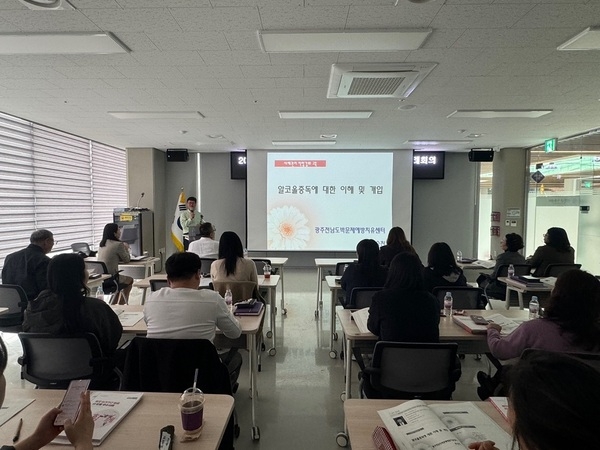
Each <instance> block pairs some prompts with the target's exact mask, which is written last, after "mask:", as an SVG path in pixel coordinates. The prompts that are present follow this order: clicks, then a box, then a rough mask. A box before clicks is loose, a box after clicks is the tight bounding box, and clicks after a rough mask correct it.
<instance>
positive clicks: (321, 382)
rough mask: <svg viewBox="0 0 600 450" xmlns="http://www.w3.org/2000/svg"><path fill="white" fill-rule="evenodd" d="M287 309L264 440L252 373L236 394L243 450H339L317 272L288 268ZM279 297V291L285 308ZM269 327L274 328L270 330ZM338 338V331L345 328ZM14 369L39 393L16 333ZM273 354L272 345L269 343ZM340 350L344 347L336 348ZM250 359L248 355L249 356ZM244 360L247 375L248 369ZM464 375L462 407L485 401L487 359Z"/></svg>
mask: <svg viewBox="0 0 600 450" xmlns="http://www.w3.org/2000/svg"><path fill="white" fill-rule="evenodd" d="M285 276H286V283H285V288H286V295H285V303H286V309H287V315H286V316H282V315H281V314H278V315H277V354H276V355H275V356H268V354H267V353H266V352H264V353H263V354H262V371H261V373H259V376H258V399H257V410H256V413H257V423H258V426H259V428H260V435H261V437H260V441H258V442H253V441H252V440H251V437H250V436H251V434H250V428H251V419H250V417H251V416H250V398H249V396H248V392H249V391H248V388H249V383H248V377H247V371H246V370H242V374H241V375H240V380H239V381H240V388H239V390H238V392H237V394H236V395H235V401H236V410H237V412H238V418H239V424H240V427H241V434H240V437H239V438H238V439H237V441H236V443H235V447H236V449H238V450H243V449H255V450H256V449H265V450H266V449H281V448H282V446H283V445H285V447H286V448H287V450H293V449H306V448H310V447H313V448H317V449H337V448H339V447H338V446H337V444H336V441H335V436H336V434H337V433H338V432H339V431H341V430H342V429H343V420H344V419H343V403H342V401H341V400H340V394H341V393H342V391H343V390H344V370H343V364H342V361H341V360H340V359H339V358H338V359H331V358H330V357H329V308H328V305H329V302H328V298H326V297H325V296H327V295H328V292H327V287H326V286H325V294H324V299H325V300H326V301H325V303H324V304H325V307H324V308H323V309H322V313H321V314H320V315H319V318H318V319H315V315H314V311H315V303H316V269H314V270H299V269H286V272H285ZM279 295H280V291H279V290H278V304H279ZM139 299H140V296H139V292H135V289H134V292H132V296H131V299H130V303H133V304H135V303H139ZM265 328H268V327H267V326H265ZM338 331H339V326H338ZM3 338H4V340H5V342H6V344H7V346H8V349H9V355H10V362H9V366H8V368H7V371H6V378H7V381H8V389H13V388H32V387H33V386H32V385H31V384H30V383H28V382H26V381H22V380H21V379H20V375H19V372H20V368H19V366H18V364H17V362H16V360H17V357H18V356H19V355H20V354H21V346H20V343H19V340H18V338H17V336H16V335H15V334H12V333H4V334H3ZM266 343H267V348H268V347H270V345H269V344H270V339H267V340H266ZM337 346H338V350H340V349H341V340H340V341H338V343H337ZM243 354H244V358H246V354H245V352H243ZM246 364H247V361H246V360H245V361H244V369H245V368H247V365H246ZM462 370H463V374H462V378H461V380H460V381H459V383H458V386H457V389H456V391H455V393H454V399H456V400H478V397H477V393H476V391H475V390H476V386H477V383H476V381H475V374H476V373H477V371H478V370H486V371H487V370H488V364H487V360H486V358H485V357H484V358H483V359H482V360H481V361H477V360H475V358H474V356H473V355H467V356H466V358H465V359H464V360H463V366H462ZM356 373H357V370H356V369H353V380H352V394H353V397H357V396H358V379H357V378H356Z"/></svg>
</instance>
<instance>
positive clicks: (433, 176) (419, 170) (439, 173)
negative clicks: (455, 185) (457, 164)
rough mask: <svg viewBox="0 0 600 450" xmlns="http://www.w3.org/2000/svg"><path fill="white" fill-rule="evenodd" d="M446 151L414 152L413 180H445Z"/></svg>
mask: <svg viewBox="0 0 600 450" xmlns="http://www.w3.org/2000/svg"><path fill="white" fill-rule="evenodd" d="M445 155H446V154H445V152H413V180H443V179H444V157H445Z"/></svg>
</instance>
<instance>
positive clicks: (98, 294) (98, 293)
mask: <svg viewBox="0 0 600 450" xmlns="http://www.w3.org/2000/svg"><path fill="white" fill-rule="evenodd" d="M96 298H99V299H100V300H102V301H104V289H102V283H100V286H98V289H96Z"/></svg>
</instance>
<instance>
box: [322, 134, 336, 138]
mask: <svg viewBox="0 0 600 450" xmlns="http://www.w3.org/2000/svg"><path fill="white" fill-rule="evenodd" d="M319 137H320V138H321V139H335V138H337V134H322V135H321V136H319Z"/></svg>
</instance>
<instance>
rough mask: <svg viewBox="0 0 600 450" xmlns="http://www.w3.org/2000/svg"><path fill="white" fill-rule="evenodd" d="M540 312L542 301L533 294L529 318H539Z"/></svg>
mask: <svg viewBox="0 0 600 450" xmlns="http://www.w3.org/2000/svg"><path fill="white" fill-rule="evenodd" d="M539 312H540V303H539V302H538V298H537V297H536V296H535V295H532V296H531V301H530V302H529V318H530V319H537V318H538V317H539Z"/></svg>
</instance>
